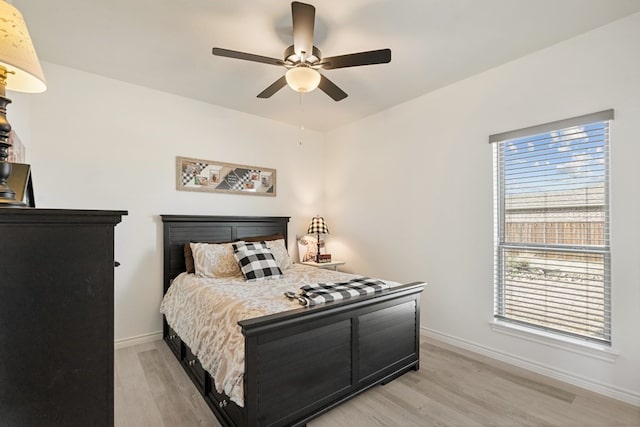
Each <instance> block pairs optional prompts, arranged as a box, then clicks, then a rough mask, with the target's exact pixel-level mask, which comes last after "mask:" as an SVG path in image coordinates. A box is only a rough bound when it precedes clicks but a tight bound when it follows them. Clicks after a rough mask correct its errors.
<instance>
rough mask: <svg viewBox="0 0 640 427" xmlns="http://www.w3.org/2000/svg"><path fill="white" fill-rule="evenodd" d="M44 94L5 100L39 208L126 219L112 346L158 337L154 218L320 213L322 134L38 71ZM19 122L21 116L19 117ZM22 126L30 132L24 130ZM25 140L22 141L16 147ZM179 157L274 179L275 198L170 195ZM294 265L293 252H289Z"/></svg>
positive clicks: (120, 237) (118, 245) (51, 68)
mask: <svg viewBox="0 0 640 427" xmlns="http://www.w3.org/2000/svg"><path fill="white" fill-rule="evenodd" d="M43 68H44V72H45V75H46V78H47V82H48V86H49V88H48V90H47V92H45V93H43V94H38V95H23V94H11V97H12V98H13V100H14V103H16V104H17V103H21V106H20V107H19V108H16V109H15V111H12V110H10V117H9V118H10V120H12V122H13V123H14V128H15V129H16V131H17V132H18V134H19V135H20V136H21V138H22V140H23V142H24V144H25V145H26V147H27V158H28V161H29V162H30V163H31V165H32V170H33V176H34V188H35V198H36V202H37V205H38V207H43V208H74V209H108V210H128V211H129V215H128V216H126V217H124V218H123V221H122V223H120V224H119V225H118V226H117V227H116V242H115V251H116V259H117V260H118V261H120V262H121V264H122V265H121V266H120V267H119V268H117V269H116V270H115V272H116V274H115V276H116V277H115V338H116V341H118V340H123V339H130V338H135V337H139V336H144V335H147V334H152V333H155V332H158V331H160V330H161V325H162V323H161V316H160V314H159V312H158V307H159V304H160V300H161V298H162V285H163V284H162V227H161V222H160V219H159V215H160V214H203V215H276V216H291V217H292V218H291V222H290V224H289V232H290V235H292V236H293V239H292V241H291V242H290V247H291V248H295V247H296V245H295V234H296V232H297V233H300V232H303V231H305V229H306V227H307V226H308V221H309V219H310V218H311V217H312V216H313V215H314V214H316V212H318V211H319V210H320V209H321V207H322V206H321V202H322V196H323V193H322V189H323V182H322V178H321V177H322V174H321V173H320V172H321V170H322V165H323V164H322V161H321V160H320V161H314V162H312V163H309V162H308V160H307V159H310V158H316V159H317V158H321V157H322V156H323V155H324V146H323V144H324V139H323V138H324V137H323V135H322V134H319V133H317V132H312V131H305V137H304V143H303V144H302V146H301V145H299V143H298V140H299V135H300V131H299V128H297V127H293V126H287V125H283V124H280V123H277V122H273V121H269V120H265V119H261V118H258V117H255V116H250V115H247V114H243V113H239V112H236V111H232V110H228V109H224V108H220V107H216V106H212V105H208V104H204V103H201V102H197V101H194V100H190V99H186V98H181V97H177V96H173V95H169V94H166V93H162V92H159V91H155V90H150V89H147V88H143V87H139V86H134V85H130V84H126V83H123V82H120V81H115V80H111V79H107V78H104V77H100V76H96V75H93V74H88V73H84V72H81V71H78V70H74V69H69V68H65V67H61V66H58V65H55V64H51V63H43ZM25 116H28V117H25ZM25 126H28V127H29V128H28V129H25V128H24V127H25ZM25 135H26V136H25ZM176 156H185V157H195V158H202V159H207V160H218V161H222V162H229V163H239V164H247V165H255V166H264V167H269V168H275V169H276V170H277V180H278V189H277V193H278V194H277V196H276V197H260V196H246V195H228V194H214V193H195V192H179V191H176V190H175V186H176V184H175V179H176V178H175V158H176ZM292 254H295V250H293V251H292Z"/></svg>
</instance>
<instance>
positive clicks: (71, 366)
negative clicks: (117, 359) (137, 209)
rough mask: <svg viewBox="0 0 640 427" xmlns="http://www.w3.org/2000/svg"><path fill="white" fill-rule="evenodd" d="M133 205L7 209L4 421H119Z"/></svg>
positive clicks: (2, 214)
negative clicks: (123, 265)
mask: <svg viewBox="0 0 640 427" xmlns="http://www.w3.org/2000/svg"><path fill="white" fill-rule="evenodd" d="M126 214H127V212H125V211H92V210H66V209H30V208H26V209H20V208H0V425H2V426H11V427H13V426H16V427H22V426H28V427H37V426H47V427H54V426H73V427H75V426H91V427H99V426H112V425H113V340H114V339H113V301H114V292H113V276H114V249H113V247H114V228H115V226H116V224H118V223H119V222H120V221H121V218H122V215H126Z"/></svg>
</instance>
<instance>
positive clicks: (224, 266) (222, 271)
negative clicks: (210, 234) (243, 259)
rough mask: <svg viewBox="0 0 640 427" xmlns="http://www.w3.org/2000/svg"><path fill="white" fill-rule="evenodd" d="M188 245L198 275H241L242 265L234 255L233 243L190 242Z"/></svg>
mask: <svg viewBox="0 0 640 427" xmlns="http://www.w3.org/2000/svg"><path fill="white" fill-rule="evenodd" d="M185 246H186V245H185ZM188 246H189V247H190V248H191V252H192V254H193V267H194V272H195V274H196V276H199V277H233V276H240V274H241V272H240V267H239V266H238V263H237V262H236V258H235V257H234V255H233V251H234V249H233V246H232V244H231V243H218V244H215V243H190V244H189V245H188ZM185 261H186V260H185Z"/></svg>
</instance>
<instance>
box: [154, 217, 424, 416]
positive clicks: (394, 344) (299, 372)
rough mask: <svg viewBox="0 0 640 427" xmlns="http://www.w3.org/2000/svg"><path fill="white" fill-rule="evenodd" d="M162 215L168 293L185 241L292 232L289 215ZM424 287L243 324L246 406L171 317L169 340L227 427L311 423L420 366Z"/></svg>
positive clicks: (394, 290)
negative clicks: (218, 382) (225, 388)
mask: <svg viewBox="0 0 640 427" xmlns="http://www.w3.org/2000/svg"><path fill="white" fill-rule="evenodd" d="M162 221H163V223H164V262H165V264H164V271H165V277H164V279H165V280H164V289H165V292H166V290H167V289H168V287H169V284H170V281H171V280H172V279H173V278H174V277H175V276H176V275H177V274H179V273H180V272H182V271H184V258H183V255H182V246H183V245H184V243H186V242H190V241H206V242H216V241H229V240H233V239H236V238H243V237H250V236H260V235H270V234H278V233H279V234H282V235H283V236H285V237H286V236H287V229H286V228H287V222H288V218H286V217H212V216H178V215H163V216H162ZM203 236H205V237H204V238H203ZM285 240H286V239H285ZM423 287H424V283H421V282H415V283H410V284H407V285H402V286H398V287H395V288H392V289H389V290H387V291H385V292H382V293H379V294H375V295H370V296H366V297H358V298H353V299H346V300H342V301H338V302H331V303H327V304H322V305H318V306H314V307H309V308H300V309H296V310H291V311H287V312H284V313H278V314H274V315H269V316H263V317H258V318H254V319H249V320H244V321H241V322H239V323H238V324H239V326H240V327H241V329H242V333H243V334H244V337H245V375H244V399H245V404H244V407H239V406H238V405H236V404H235V403H234V402H231V401H230V400H229V398H228V397H227V396H225V395H223V394H220V393H218V392H217V391H216V388H215V385H214V384H213V380H212V378H211V376H210V375H209V374H208V373H207V372H206V371H205V370H204V369H203V368H202V366H201V365H200V362H199V361H198V359H197V357H196V356H195V355H194V354H192V353H191V350H190V349H189V348H188V347H187V346H186V345H185V343H183V342H182V340H181V339H180V337H179V336H178V335H177V334H176V333H175V332H174V331H173V330H172V329H171V327H170V326H169V325H168V324H167V323H166V321H165V323H164V340H165V341H166V342H167V344H168V346H169V347H170V348H171V350H172V351H173V353H174V354H175V356H176V358H177V359H178V360H179V361H180V363H181V364H182V366H183V368H184V369H185V371H186V372H187V373H188V374H189V376H190V378H191V379H192V381H193V383H194V384H195V386H196V387H197V388H198V390H199V391H200V392H201V393H202V395H203V396H204V398H205V400H206V401H207V403H208V404H209V407H210V408H211V409H212V411H213V412H214V414H215V415H216V417H217V418H218V420H219V421H220V423H221V424H222V425H224V426H298V425H304V424H306V423H307V422H308V421H310V420H311V419H313V418H315V417H317V416H319V415H321V414H322V413H324V412H326V411H328V410H330V409H331V408H333V407H335V406H337V405H339V404H340V403H342V402H344V401H345V400H347V399H349V398H351V397H353V396H355V395H357V394H359V393H361V392H363V391H365V390H367V389H368V388H370V387H372V386H374V385H377V384H382V383H386V382H388V381H390V380H392V379H393V378H395V377H397V376H399V375H401V374H403V373H405V372H407V371H408V370H410V369H415V370H417V369H418V367H419V349H420V342H419V341H420V334H419V324H420V294H421V292H422V290H423Z"/></svg>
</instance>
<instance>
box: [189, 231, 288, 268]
mask: <svg viewBox="0 0 640 427" xmlns="http://www.w3.org/2000/svg"><path fill="white" fill-rule="evenodd" d="M279 239H284V236H283V235H282V234H272V235H270V236H260V237H246V238H244V239H242V240H238V242H243V241H246V242H264V241H267V242H268V241H270V240H279ZM283 242H284V240H283ZM202 243H211V244H213V242H202ZM216 243H217V244H223V243H234V242H216ZM184 265H185V267H186V271H187V273H195V272H196V270H195V266H194V264H193V252H192V251H191V245H190V244H189V243H185V244H184ZM287 268H288V267H287Z"/></svg>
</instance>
